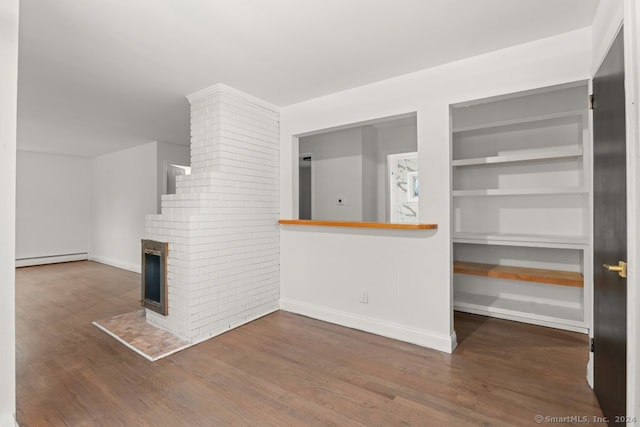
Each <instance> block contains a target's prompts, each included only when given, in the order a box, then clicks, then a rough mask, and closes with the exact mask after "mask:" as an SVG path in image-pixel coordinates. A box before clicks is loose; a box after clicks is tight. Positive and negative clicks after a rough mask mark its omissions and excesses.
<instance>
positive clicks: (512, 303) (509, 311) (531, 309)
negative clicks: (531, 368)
mask: <svg viewBox="0 0 640 427" xmlns="http://www.w3.org/2000/svg"><path fill="white" fill-rule="evenodd" d="M453 306H454V310H458V311H463V312H466V313H474V314H481V315H484V316H489V317H497V318H500V319H507V320H515V321H518V322H525V323H531V324H534V325H540V326H548V327H552V328H559V329H565V330H569V331H574V332H582V333H588V332H589V328H588V326H587V324H586V323H585V322H584V321H583V316H584V311H583V310H582V309H581V308H570V307H563V306H559V305H551V304H541V303H538V302H530V301H522V300H515V299H508V298H496V297H492V296H488V295H478V294H471V293H467V292H457V293H456V294H455V297H454V303H453Z"/></svg>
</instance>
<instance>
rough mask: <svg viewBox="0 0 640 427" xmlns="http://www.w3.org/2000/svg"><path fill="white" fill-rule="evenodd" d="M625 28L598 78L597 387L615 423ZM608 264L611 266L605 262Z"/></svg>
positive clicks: (623, 342) (620, 366) (622, 296)
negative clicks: (623, 35) (623, 36)
mask: <svg viewBox="0 0 640 427" xmlns="http://www.w3.org/2000/svg"><path fill="white" fill-rule="evenodd" d="M623 50H624V49H623V40H622V30H620V33H618V36H617V37H616V39H615V41H614V43H613V45H612V46H611V48H610V49H609V52H608V53H607V56H606V58H605V60H604V62H603V63H602V65H601V66H600V69H599V70H598V72H597V73H596V76H595V77H594V79H593V94H594V109H593V151H594V155H593V204H594V218H593V219H594V225H593V228H594V232H593V235H594V242H593V243H594V247H593V258H594V275H593V278H594V325H593V327H594V354H593V357H594V387H595V393H596V396H597V397H598V401H599V402H600V407H601V408H602V411H603V412H604V415H605V417H607V418H608V419H609V423H610V424H617V423H616V421H617V420H620V419H621V417H622V418H623V417H624V415H625V412H626V377H627V369H626V353H627V280H626V279H625V278H623V277H621V276H622V275H624V274H621V272H617V271H615V270H616V267H619V262H620V261H623V262H626V260H627V190H626V188H627V187H626V138H625V115H624V113H625V112H624V110H625V109H624V100H625V96H624V56H623ZM605 264H606V265H608V266H610V267H608V268H607V267H606V266H605Z"/></svg>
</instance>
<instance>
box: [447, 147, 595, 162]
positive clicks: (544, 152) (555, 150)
mask: <svg viewBox="0 0 640 427" xmlns="http://www.w3.org/2000/svg"><path fill="white" fill-rule="evenodd" d="M581 155H582V147H580V146H578V145H568V146H562V147H549V148H545V149H539V150H522V151H510V152H504V153H500V154H498V155H497V156H489V157H477V158H473V159H459V160H453V161H452V162H451V166H454V167H459V166H475V165H494V164H500V163H511V162H532V161H540V160H552V159H563V158H567V157H579V156H581Z"/></svg>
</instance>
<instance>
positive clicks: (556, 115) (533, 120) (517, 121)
mask: <svg viewBox="0 0 640 427" xmlns="http://www.w3.org/2000/svg"><path fill="white" fill-rule="evenodd" d="M584 114H585V111H584V110H573V111H563V112H560V113H551V114H540V115H536V116H529V117H523V118H518V119H511V120H501V121H497V122H489V123H480V124H476V125H470V126H459V127H454V128H453V129H452V132H453V133H460V132H469V131H474V130H481V129H491V128H500V127H504V126H513V125H519V124H527V123H530V124H533V123H536V122H544V121H547V120H555V119H562V118H565V117H580V116H582V115H584Z"/></svg>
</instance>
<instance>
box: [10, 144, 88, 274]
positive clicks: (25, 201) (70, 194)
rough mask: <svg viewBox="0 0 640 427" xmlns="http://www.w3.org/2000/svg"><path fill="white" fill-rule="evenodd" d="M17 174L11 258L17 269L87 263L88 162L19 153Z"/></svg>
mask: <svg viewBox="0 0 640 427" xmlns="http://www.w3.org/2000/svg"><path fill="white" fill-rule="evenodd" d="M16 172H17V182H16V185H17V187H16V260H18V263H19V265H33V264H38V263H46V262H59V261H62V260H69V258H75V259H86V258H87V252H88V249H89V222H90V203H91V173H90V160H89V159H85V158H80V157H71V156H61V155H55V154H43V153H34V152H30V151H21V150H20V151H18V158H17V169H16ZM72 255H73V256H72ZM34 258H35V259H34Z"/></svg>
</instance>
